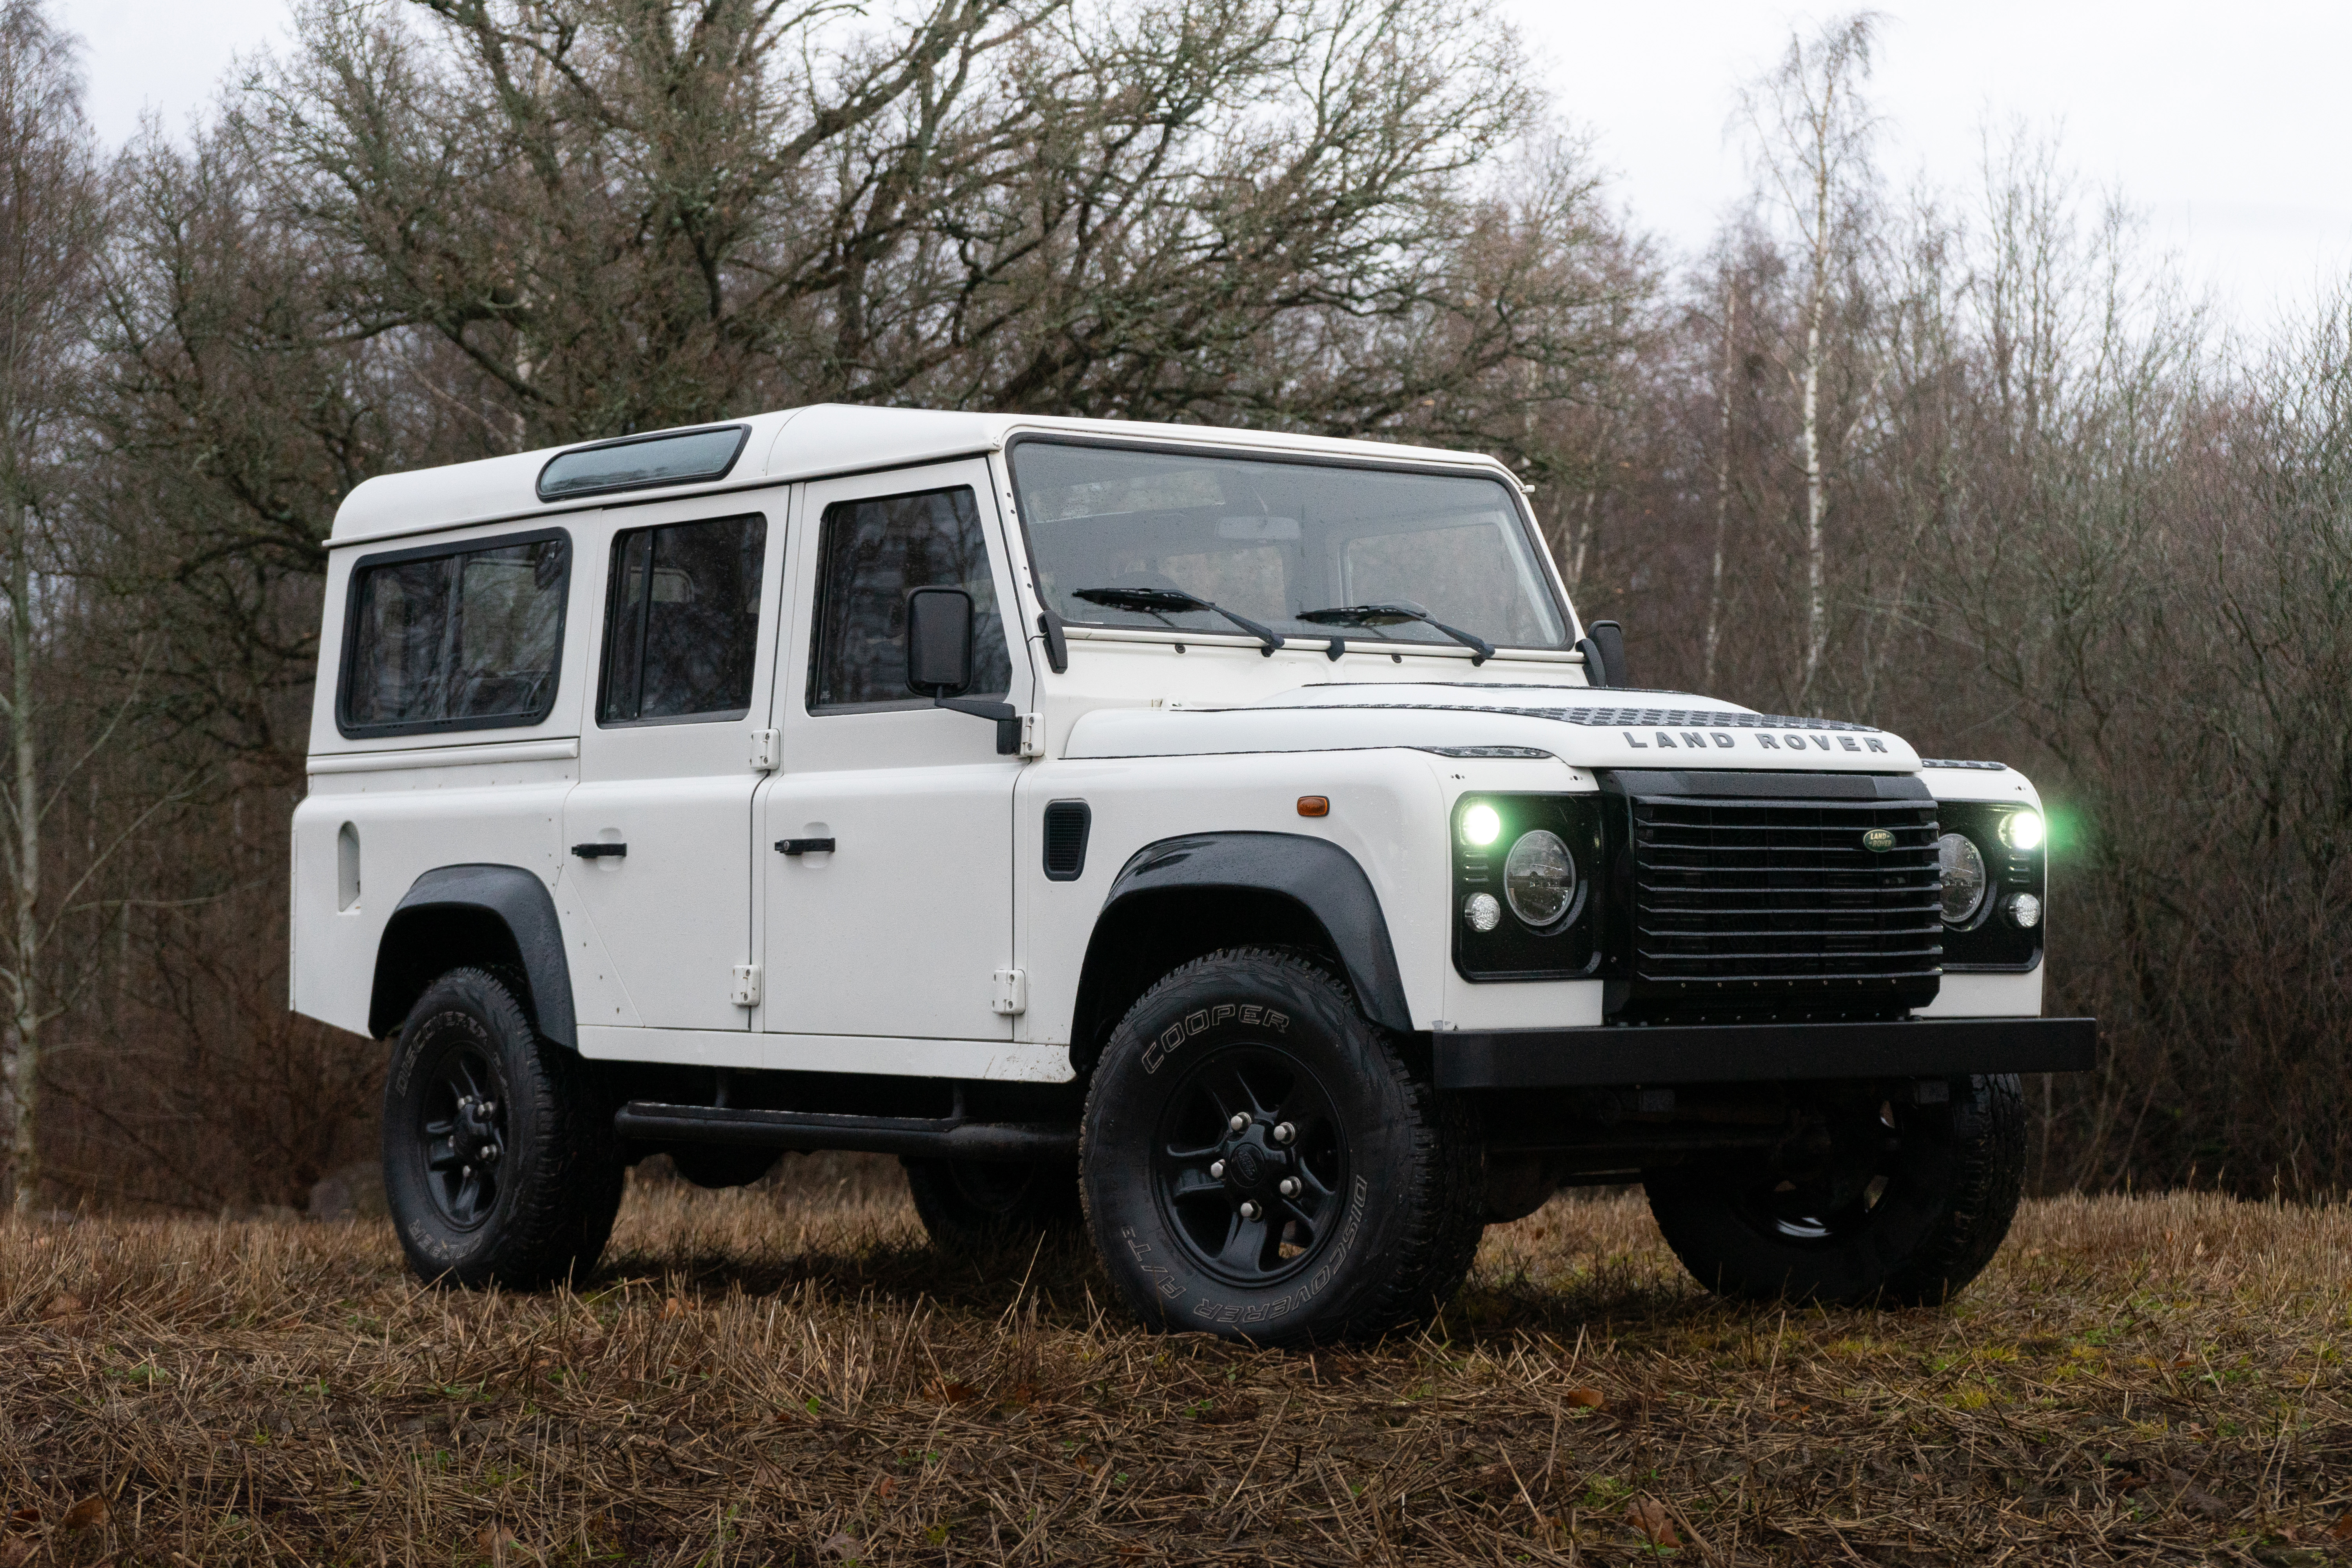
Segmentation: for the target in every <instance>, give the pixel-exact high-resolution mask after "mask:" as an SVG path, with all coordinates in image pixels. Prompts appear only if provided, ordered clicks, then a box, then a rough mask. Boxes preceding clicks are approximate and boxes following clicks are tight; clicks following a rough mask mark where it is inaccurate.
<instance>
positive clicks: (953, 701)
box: [907, 587, 1021, 757]
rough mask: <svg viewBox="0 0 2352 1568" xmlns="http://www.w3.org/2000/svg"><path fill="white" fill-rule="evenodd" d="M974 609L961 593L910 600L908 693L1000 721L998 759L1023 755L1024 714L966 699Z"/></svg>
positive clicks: (941, 591) (938, 591) (921, 594)
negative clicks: (1022, 729)
mask: <svg viewBox="0 0 2352 1568" xmlns="http://www.w3.org/2000/svg"><path fill="white" fill-rule="evenodd" d="M972 621H973V608H972V602H971V595H970V594H968V593H966V592H965V591H964V590H963V589H961V588H938V587H933V588H916V589H914V590H912V591H910V592H909V593H908V595H907V689H908V690H909V691H911V692H913V693H914V694H915V695H916V696H918V697H928V698H929V699H930V700H931V705H932V706H933V707H935V708H946V709H949V710H952V711H954V712H958V713H969V714H971V716H972V717H973V718H975V719H992V720H994V721H996V754H997V755H998V756H1000V757H1013V756H1018V755H1020V754H1021V714H1020V712H1019V710H1016V709H1015V708H1014V707H1013V704H1011V703H1010V702H996V701H992V700H989V699H987V698H984V697H966V696H964V695H963V693H964V692H966V691H969V690H971V644H972Z"/></svg>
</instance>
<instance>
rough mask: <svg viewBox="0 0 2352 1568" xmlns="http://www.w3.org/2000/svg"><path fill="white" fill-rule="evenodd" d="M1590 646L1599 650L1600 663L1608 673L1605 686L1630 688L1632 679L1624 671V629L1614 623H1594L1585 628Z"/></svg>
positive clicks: (1604, 682)
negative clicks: (1590, 642) (1590, 640)
mask: <svg viewBox="0 0 2352 1568" xmlns="http://www.w3.org/2000/svg"><path fill="white" fill-rule="evenodd" d="M1584 630H1585V634H1586V636H1588V637H1591V639H1592V645H1593V647H1596V648H1598V649H1600V650H1601V666H1602V668H1605V669H1606V670H1607V671H1608V679H1606V680H1604V681H1603V682H1602V683H1601V684H1603V685H1605V686H1631V685H1633V677H1632V676H1631V675H1629V674H1627V673H1626V670H1625V628H1624V627H1622V626H1619V625H1618V624H1617V623H1616V622H1615V621H1594V622H1592V623H1591V624H1590V625H1588V626H1586V627H1585V628H1584Z"/></svg>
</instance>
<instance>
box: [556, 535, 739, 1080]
mask: <svg viewBox="0 0 2352 1568" xmlns="http://www.w3.org/2000/svg"><path fill="white" fill-rule="evenodd" d="M783 502H784V492H782V491H781V490H778V491H772V492H762V493H761V494H758V495H754V496H751V497H740V496H730V497H727V498H724V499H704V500H699V501H696V502H672V503H667V504H665V505H659V506H651V507H642V508H630V509H628V510H625V511H622V512H619V513H617V514H610V513H608V514H607V515H608V516H614V515H617V517H618V518H619V519H620V526H619V527H618V528H617V529H616V531H614V534H613V536H612V544H611V548H610V551H609V552H608V554H607V561H606V579H605V590H604V625H603V626H602V628H601V629H602V636H601V638H600V643H599V650H598V658H597V669H596V690H595V695H594V706H593V709H592V710H591V711H590V713H589V715H588V722H586V723H584V724H583V725H582V726H581V736H580V783H579V784H577V785H576V786H575V787H574V788H573V789H572V793H571V794H570V795H568V796H567V797H566V799H565V802H564V808H563V837H564V844H565V846H566V847H567V849H568V850H569V851H570V853H569V855H568V857H567V858H566V861H565V868H564V873H563V874H564V876H565V877H566V878H568V879H571V881H572V887H573V889H575V891H576V893H577V896H578V900H579V903H580V905H581V907H582V908H583V909H584V910H586V911H587V914H588V917H589V919H590V920H591V921H593V922H594V924H595V927H596V931H597V934H598V935H599V936H600V937H602V938H603V940H604V955H603V956H604V959H605V961H607V962H609V963H611V965H612V966H613V968H614V972H615V973H614V978H616V979H617V980H618V981H619V982H620V989H621V990H622V992H623V993H625V995H626V996H627V998H628V1001H629V1002H630V1003H631V1004H632V1005H633V1007H634V1010H635V1015H636V1017H635V1022H637V1023H640V1024H643V1025H644V1026H646V1027H648V1028H668V1029H736V1030H749V1028H750V1027H751V1002H750V1001H749V1000H747V999H744V998H743V997H740V996H739V994H738V990H737V986H738V976H737V974H736V968H737V966H738V965H744V964H749V963H751V956H752V955H751V893H752V888H751V826H752V823H751V797H752V792H753V789H754V786H755V785H756V784H758V783H759V781H760V779H761V778H762V777H763V776H764V774H762V773H760V772H758V771H757V770H756V769H755V767H754V765H753V747H754V744H755V740H756V737H755V735H754V731H759V730H761V729H764V728H765V727H766V726H767V724H768V706H769V686H770V682H769V679H768V678H767V672H768V671H769V670H770V669H772V668H773V666H774V644H775V631H774V628H775V626H776V623H777V616H775V615H774V614H773V613H772V612H770V613H767V614H762V613H761V603H762V600H764V601H765V602H766V604H768V605H775V604H777V603H778V602H779V601H780V600H781V599H782V587H783V584H782V580H781V579H782V574H783V568H784V563H785V561H786V555H785V552H784V535H785V528H784V523H785V514H784V504H783ZM574 961H575V962H577V961H578V955H576V954H575V955H574ZM628 1021H629V1020H628V1019H627V1018H626V1017H625V1016H615V1017H603V1018H600V1017H590V1016H585V1015H584V1014H583V1016H582V1018H581V1020H580V1022H581V1023H582V1024H583V1026H593V1025H598V1024H614V1023H624V1022H628ZM647 1047H649V1048H652V1049H655V1050H656V1051H657V1050H658V1047H657V1046H656V1045H655V1044H654V1042H651V1041H648V1042H647Z"/></svg>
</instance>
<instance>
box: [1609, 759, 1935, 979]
mask: <svg viewBox="0 0 2352 1568" xmlns="http://www.w3.org/2000/svg"><path fill="white" fill-rule="evenodd" d="M1627 805H1628V807H1629V821H1630V838H1631V842H1630V845H1629V847H1630V850H1631V854H1630V857H1629V860H1630V865H1631V873H1632V877H1631V879H1632V883H1633V887H1632V893H1633V900H1632V915H1633V918H1632V922H1631V923H1632V931H1631V939H1632V940H1631V952H1630V955H1629V956H1630V960H1631V963H1630V966H1629V967H1630V977H1631V979H1632V981H1633V985H1632V997H1633V1001H1634V1003H1635V1007H1634V1009H1633V1010H1634V1011H1636V1012H1638V1013H1640V1014H1642V1015H1643V1016H1676V1015H1691V1016H1700V1015H1707V1016H1720V1015H1723V1014H1726V1013H1730V1014H1738V1015H1748V1016H1777V1017H1791V1016H1794V1017H1818V1018H1849V1017H1888V1016H1901V1014H1902V1013H1904V1012H1905V1011H1906V1010H1908V1009H1910V1008H1912V1007H1917V1006H1923V1005H1926V1004H1927V1003H1928V1002H1930V1001H1932V1000H1934V998H1935V995H1936V992H1937V985H1938V983H1939V977H1940V973H1941V971H1940V968H1939V963H1940V959H1941V956H1942V951H1943V949H1942V945H1941V942H1942V933H1943V921H1942V903H1941V876H1940V871H1939V868H1938V866H1937V856H1936V833H1937V828H1936V806H1935V803H1934V802H1933V801H1919V800H1808V799H1726V798H1720V797H1716V798H1706V797H1697V798H1695V797H1692V796H1687V795H1667V796H1660V795H1632V796H1630V797H1629V799H1628V801H1627ZM1877 828H1884V829H1885V830H1886V831H1887V832H1888V833H1891V834H1892V835H1893V836H1894V845H1893V847H1890V848H1887V849H1884V850H1874V849H1871V848H1869V847H1867V846H1866V845H1865V843H1864V835H1865V834H1866V833H1869V832H1870V831H1871V830H1873V829H1877Z"/></svg>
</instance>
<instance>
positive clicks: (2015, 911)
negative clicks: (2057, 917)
mask: <svg viewBox="0 0 2352 1568" xmlns="http://www.w3.org/2000/svg"><path fill="white" fill-rule="evenodd" d="M2009 918H2010V919H2011V920H2013V921H2016V922H2017V929H2018V930H2020V931H2032V929H2033V928H2034V927H2035V926H2038V925H2040V924H2041V923H2042V900H2040V899H2037V898H2035V897H2034V896H2033V895H2032V893H2019V894H2016V895H2014V896H2013V897H2011V900H2009Z"/></svg>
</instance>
